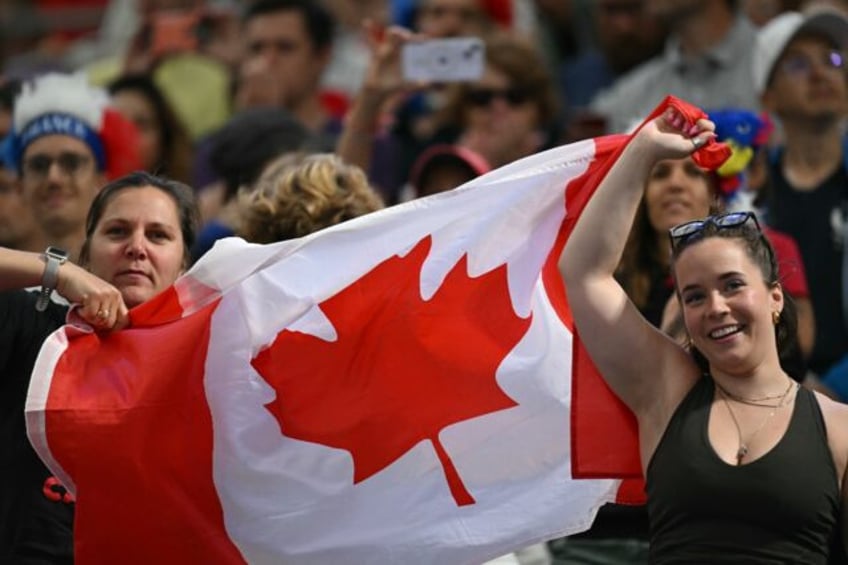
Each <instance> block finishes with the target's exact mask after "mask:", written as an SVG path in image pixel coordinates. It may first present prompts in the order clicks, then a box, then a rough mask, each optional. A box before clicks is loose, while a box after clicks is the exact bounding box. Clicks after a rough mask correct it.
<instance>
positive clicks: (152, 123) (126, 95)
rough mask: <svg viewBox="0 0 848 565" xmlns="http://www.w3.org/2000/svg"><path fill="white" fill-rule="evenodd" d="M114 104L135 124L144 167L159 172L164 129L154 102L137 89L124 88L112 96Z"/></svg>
mask: <svg viewBox="0 0 848 565" xmlns="http://www.w3.org/2000/svg"><path fill="white" fill-rule="evenodd" d="M112 105H113V106H115V108H116V109H117V110H118V111H119V112H120V113H121V114H123V115H124V117H126V118H127V119H128V120H129V121H131V122H132V123H133V124H135V127H136V129H137V130H138V152H139V156H140V158H141V162H142V165H143V166H144V169H145V170H146V171H150V172H153V173H155V172H157V171H156V169H157V168H158V167H159V165H160V164H161V155H162V130H161V127H160V125H159V122H158V120H157V119H156V110H155V108H154V107H153V103H152V102H151V101H150V100H149V99H148V98H147V97H146V96H145V95H144V94H142V93H141V92H139V91H137V90H132V89H124V90H121V91H120V92H117V93H116V94H114V95H113V96H112Z"/></svg>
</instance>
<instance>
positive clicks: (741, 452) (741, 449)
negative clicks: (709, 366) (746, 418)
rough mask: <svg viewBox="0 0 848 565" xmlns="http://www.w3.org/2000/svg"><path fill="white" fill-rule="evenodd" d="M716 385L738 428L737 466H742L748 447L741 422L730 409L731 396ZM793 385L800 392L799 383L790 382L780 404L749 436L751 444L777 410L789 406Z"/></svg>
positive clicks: (774, 407) (776, 405) (772, 408)
mask: <svg viewBox="0 0 848 565" xmlns="http://www.w3.org/2000/svg"><path fill="white" fill-rule="evenodd" d="M713 382H715V381H713ZM715 384H716V385H717V386H716V390H718V392H719V394H720V395H721V399H722V400H723V401H724V405H725V406H726V407H727V411H728V412H729V413H730V418H731V419H732V420H733V425H734V426H736V434H737V435H738V436H739V449H737V450H736V465H737V466H739V465H742V459H744V458H745V456H746V455H748V445H747V444H746V443H745V439H744V438H743V437H742V427H741V426H740V425H739V421H738V420H737V419H736V414H734V413H733V409H732V408H731V407H730V402H728V401H727V399H728V398H729V396H727V394H726V393H725V390H724V388H722V386H721V385H719V384H718V382H715ZM792 385H795V387H794V388H795V390H798V386H799V385H798V383H796V382H795V381H790V382H789V386H788V387H787V388H786V391H784V393H783V395H782V396H781V398H780V402H778V403H777V404H775V405H773V406H772V407H771V411H770V412H769V413H768V414H767V415H766V417H765V418H763V421H762V422H760V425H759V426H757V429H756V430H754V432H753V433H752V434H751V435H749V436H748V442H749V443H750V442H751V440H753V439H754V437H756V435H757V434H758V433H760V432H761V431H762V429H763V428H764V427H765V426H766V422H768V421H769V420H770V419H771V417H772V416H774V414H775V412H777V409H778V408H782V407H783V406H785V405H786V404H788V399H789V398H790V396H789V392H790V391H791V390H792V388H793V386H792ZM757 406H761V405H757Z"/></svg>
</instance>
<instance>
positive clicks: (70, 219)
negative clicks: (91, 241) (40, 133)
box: [21, 135, 104, 237]
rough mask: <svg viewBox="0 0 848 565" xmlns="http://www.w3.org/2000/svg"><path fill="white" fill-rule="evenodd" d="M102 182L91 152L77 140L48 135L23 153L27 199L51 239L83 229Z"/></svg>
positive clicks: (24, 187)
mask: <svg viewBox="0 0 848 565" xmlns="http://www.w3.org/2000/svg"><path fill="white" fill-rule="evenodd" d="M103 180H104V179H103V175H101V174H100V172H98V170H97V162H96V161H95V159H94V154H93V153H92V151H91V149H89V147H88V145H86V143H85V142H83V141H81V140H79V139H77V138H75V137H71V136H67V135H45V136H44V137H40V138H38V139H36V140H35V141H33V142H32V143H30V144H29V146H27V148H26V150H25V151H24V155H23V160H22V165H21V182H22V186H23V194H24V198H25V199H26V201H27V202H28V204H29V205H30V208H31V209H32V213H33V216H34V217H35V220H36V222H37V223H38V225H39V227H41V229H42V230H43V231H44V232H45V233H46V234H47V235H49V236H52V237H65V236H68V235H71V234H73V233H74V232H75V231H80V230H82V229H83V227H84V225H85V217H86V214H87V213H88V208H89V206H91V201H92V200H93V199H94V196H95V195H96V194H97V191H98V190H99V189H100V187H101V186H102V185H103Z"/></svg>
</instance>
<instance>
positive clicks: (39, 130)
mask: <svg viewBox="0 0 848 565" xmlns="http://www.w3.org/2000/svg"><path fill="white" fill-rule="evenodd" d="M108 103H109V99H108V95H107V93H106V92H105V91H102V90H100V89H95V88H93V87H91V86H89V85H88V84H87V83H86V81H85V79H84V78H83V77H82V76H72V75H62V74H48V75H44V76H42V77H38V78H37V79H35V80H34V81H32V82H31V83H28V84H25V85H24V86H23V89H22V91H21V93H20V94H19V95H18V97H17V98H16V99H15V104H14V111H13V118H12V126H13V131H12V134H11V138H10V140H9V143H10V145H11V149H10V153H11V159H12V161H13V165H14V166H15V168H16V169H17V171H18V175H19V177H20V182H21V186H22V193H23V199H24V202H25V203H26V204H27V205H28V206H29V208H30V209H31V211H32V214H33V217H34V219H35V223H36V224H37V226H38V228H39V230H40V231H41V232H42V236H43V237H42V238H41V239H42V240H43V241H46V242H47V243H48V244H49V245H52V246H54V247H58V248H61V249H64V250H66V251H67V252H68V255H69V258H70V259H71V260H74V261H75V260H76V258H77V255H78V253H79V248H80V246H81V245H82V241H83V239H84V236H85V218H86V214H87V213H88V208H89V206H90V205H91V202H92V200H93V199H94V196H95V195H96V194H97V192H98V191H99V190H100V187H101V186H102V185H103V184H104V183H105V181H106V180H107V173H108V170H113V169H114V170H113V171H112V172H117V169H120V171H121V172H122V173H123V172H128V170H132V169H135V168H139V160H138V147H137V144H136V143H135V140H136V135H137V133H136V132H135V130H134V129H132V126H131V125H130V124H127V123H126V121H125V120H123V119H122V118H120V116H119V115H117V113H116V112H115V111H114V110H109V109H108ZM107 131H108V132H111V134H108V133H107ZM107 169H108V170H107ZM31 251H43V248H42V249H31Z"/></svg>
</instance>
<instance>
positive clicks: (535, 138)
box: [464, 65, 543, 167]
mask: <svg viewBox="0 0 848 565" xmlns="http://www.w3.org/2000/svg"><path fill="white" fill-rule="evenodd" d="M464 104H465V108H466V110H465V116H466V117H465V121H466V123H465V130H466V134H467V135H468V134H470V135H472V136H474V137H475V138H476V140H477V142H478V144H472V145H471V148H472V149H474V150H476V151H477V152H478V153H480V154H482V155H483V156H484V157H485V158H486V160H487V161H488V162H489V164H490V165H492V166H495V167H497V166H500V165H503V164H505V163H508V162H510V161H512V160H514V159H517V158H519V157H524V156H526V155H529V154H530V153H533V152H535V151H536V150H538V148H539V146H540V145H541V143H542V141H543V140H542V134H541V133H540V131H539V130H540V123H539V122H540V121H541V114H540V110H539V106H538V101H537V99H536V98H534V93H533V92H531V91H530V90H528V89H526V88H522V87H519V86H516V85H514V84H513V82H512V81H511V80H510V78H509V76H507V75H506V74H505V73H504V72H502V71H500V70H498V69H497V68H495V67H494V66H492V65H487V66H486V69H485V71H484V73H483V76H482V77H481V79H480V80H479V81H477V82H476V83H474V84H473V85H472V86H470V87H469V88H468V90H467V92H466V94H465V101H464Z"/></svg>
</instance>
